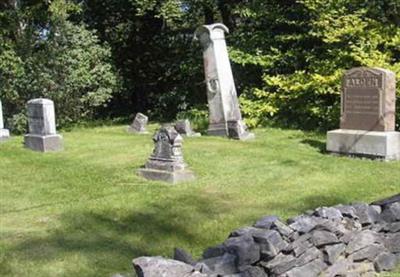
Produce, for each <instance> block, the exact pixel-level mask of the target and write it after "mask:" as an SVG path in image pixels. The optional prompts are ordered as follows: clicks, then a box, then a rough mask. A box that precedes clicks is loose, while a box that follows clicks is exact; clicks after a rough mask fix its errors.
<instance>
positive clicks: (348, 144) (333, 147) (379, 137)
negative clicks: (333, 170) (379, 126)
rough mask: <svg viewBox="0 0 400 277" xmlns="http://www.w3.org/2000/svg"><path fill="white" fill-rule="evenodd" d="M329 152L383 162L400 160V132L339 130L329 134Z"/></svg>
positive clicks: (327, 147)
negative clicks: (381, 160)
mask: <svg viewBox="0 0 400 277" xmlns="http://www.w3.org/2000/svg"><path fill="white" fill-rule="evenodd" d="M326 145H327V146H326V149H327V151H329V152H332V153H337V154H344V155H354V156H361V157H369V158H378V159H383V160H388V161H389V160H400V132H377V131H371V132H368V131H363V130H345V129H338V130H333V131H329V132H328V134H327V144H326Z"/></svg>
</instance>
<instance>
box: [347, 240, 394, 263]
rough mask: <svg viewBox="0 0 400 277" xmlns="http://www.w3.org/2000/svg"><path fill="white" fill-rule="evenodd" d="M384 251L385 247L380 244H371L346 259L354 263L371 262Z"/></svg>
mask: <svg viewBox="0 0 400 277" xmlns="http://www.w3.org/2000/svg"><path fill="white" fill-rule="evenodd" d="M385 250H386V249H385V247H383V246H382V245H380V244H371V245H367V246H366V247H364V248H362V249H360V250H358V251H356V252H354V253H353V254H351V255H349V256H348V259H350V260H352V261H354V262H361V261H364V260H369V261H371V262H373V261H374V259H375V258H376V256H378V255H379V254H380V253H382V252H384V251H385Z"/></svg>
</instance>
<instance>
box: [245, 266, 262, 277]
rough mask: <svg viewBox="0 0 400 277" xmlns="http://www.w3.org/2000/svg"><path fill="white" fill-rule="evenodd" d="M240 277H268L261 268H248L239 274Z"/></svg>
mask: <svg viewBox="0 0 400 277" xmlns="http://www.w3.org/2000/svg"><path fill="white" fill-rule="evenodd" d="M240 277H268V274H267V273H266V272H265V270H264V269H263V268H262V267H259V266H249V267H247V268H246V269H245V270H243V271H242V272H240Z"/></svg>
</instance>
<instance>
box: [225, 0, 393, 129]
mask: <svg viewBox="0 0 400 277" xmlns="http://www.w3.org/2000/svg"><path fill="white" fill-rule="evenodd" d="M399 11H400V2H399V1H396V0H383V1H361V0H285V1H280V0H279V1H278V0H269V1H261V0H260V1H252V2H251V3H250V4H248V3H246V4H241V5H239V6H237V7H236V16H237V17H238V19H239V20H240V21H241V22H243V24H240V25H239V26H238V28H237V29H236V30H235V32H234V36H235V38H234V39H233V40H231V41H233V42H234V46H233V47H232V50H231V55H232V58H233V60H234V61H235V62H236V63H237V64H239V65H241V66H242V67H243V68H247V69H248V70H252V71H254V70H258V72H260V75H258V76H260V80H259V81H261V85H255V82H254V81H252V80H250V81H248V80H243V82H244V83H243V84H242V86H243V87H244V89H243V91H244V94H242V96H241V102H242V106H243V110H244V112H245V114H246V115H247V117H248V118H249V119H250V124H251V125H253V126H254V125H257V124H260V123H261V124H262V123H265V122H267V121H269V120H271V119H275V120H276V121H278V122H279V123H284V124H285V125H290V126H295V127H300V128H321V129H326V128H334V127H338V121H339V102H340V83H341V78H342V75H343V73H344V70H346V69H350V68H352V67H355V66H373V67H383V68H387V69H391V70H393V71H394V72H396V74H397V77H398V78H400V43H399V42H400V21H399V18H400V17H399V16H400V13H399ZM242 71H243V69H242ZM398 87H399V86H398ZM399 93H400V90H399V89H398V94H399ZM397 114H398V115H399V113H397ZM399 117H400V116H398V122H399V119H400V118H399Z"/></svg>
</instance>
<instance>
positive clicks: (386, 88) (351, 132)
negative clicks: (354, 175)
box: [326, 67, 400, 160]
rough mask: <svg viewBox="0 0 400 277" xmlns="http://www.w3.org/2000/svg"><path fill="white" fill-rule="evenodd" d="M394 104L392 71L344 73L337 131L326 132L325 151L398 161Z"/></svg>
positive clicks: (399, 141)
mask: <svg viewBox="0 0 400 277" xmlns="http://www.w3.org/2000/svg"><path fill="white" fill-rule="evenodd" d="M395 105H396V80H395V74H394V72H392V71H389V70H386V69H382V68H369V67H357V68H353V69H350V70H348V71H347V72H346V73H345V74H344V76H343V80H342V93H341V117H340V129H338V130H333V131H329V132H328V133H327V146H326V149H327V151H329V152H332V153H340V154H345V155H351V156H364V157H370V158H377V159H384V160H398V159H400V150H399V149H400V133H399V132H395V126H396V124H395V118H396V116H395V112H396V107H395Z"/></svg>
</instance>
